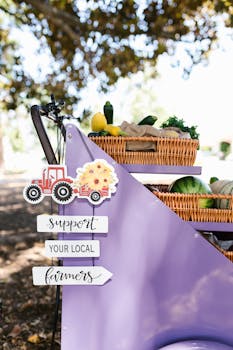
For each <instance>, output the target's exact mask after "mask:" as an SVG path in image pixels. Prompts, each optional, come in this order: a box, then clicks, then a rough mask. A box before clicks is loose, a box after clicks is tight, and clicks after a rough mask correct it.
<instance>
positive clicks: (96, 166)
mask: <svg viewBox="0 0 233 350" xmlns="http://www.w3.org/2000/svg"><path fill="white" fill-rule="evenodd" d="M76 173H77V177H76V178H75V179H74V183H73V186H74V190H75V192H76V193H77V196H78V197H79V198H87V199H88V200H89V202H90V203H92V204H94V205H97V204H100V203H101V202H103V201H104V200H105V199H107V198H110V197H111V195H112V193H115V192H116V185H117V183H118V178H117V175H116V173H115V169H114V168H113V167H112V166H111V165H110V164H109V163H108V162H107V161H106V160H104V159H96V160H95V161H93V162H90V163H86V164H84V166H83V167H82V168H77V170H76Z"/></svg>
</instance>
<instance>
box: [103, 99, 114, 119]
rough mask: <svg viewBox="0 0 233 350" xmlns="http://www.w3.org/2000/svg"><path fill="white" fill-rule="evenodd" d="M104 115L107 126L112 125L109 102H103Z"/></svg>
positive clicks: (111, 108)
mask: <svg viewBox="0 0 233 350" xmlns="http://www.w3.org/2000/svg"><path fill="white" fill-rule="evenodd" d="M104 115H105V118H106V120H107V124H113V106H112V104H111V102H109V101H107V102H105V105H104Z"/></svg>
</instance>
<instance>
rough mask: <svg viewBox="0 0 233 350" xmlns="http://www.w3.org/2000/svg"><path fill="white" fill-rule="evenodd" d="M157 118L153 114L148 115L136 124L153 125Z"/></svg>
mask: <svg viewBox="0 0 233 350" xmlns="http://www.w3.org/2000/svg"><path fill="white" fill-rule="evenodd" d="M157 119H158V118H157V117H155V116H153V115H148V116H147V117H145V118H143V119H142V120H141V121H140V122H139V123H138V125H154V123H155V122H156V120H157Z"/></svg>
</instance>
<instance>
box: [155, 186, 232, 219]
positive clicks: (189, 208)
mask: <svg viewBox="0 0 233 350" xmlns="http://www.w3.org/2000/svg"><path fill="white" fill-rule="evenodd" d="M153 193H154V194H155V195H156V196H157V197H158V198H159V199H160V200H162V201H163V202H164V203H165V204H166V205H167V206H168V207H169V208H171V209H172V210H173V211H174V212H175V213H176V214H177V215H179V216H180V217H181V218H182V219H183V220H185V221H200V222H229V223H232V222H233V195H225V194H187V193H166V192H156V191H153ZM201 198H212V199H214V200H216V199H227V200H229V209H215V208H206V209H205V208H199V199H201Z"/></svg>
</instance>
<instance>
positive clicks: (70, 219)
mask: <svg viewBox="0 0 233 350" xmlns="http://www.w3.org/2000/svg"><path fill="white" fill-rule="evenodd" d="M37 232H66V233H107V232H108V216H72V215H70V216H65V215H38V216H37Z"/></svg>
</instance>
